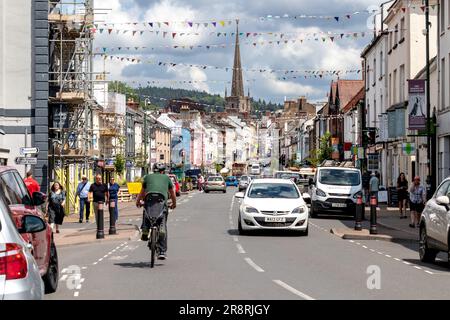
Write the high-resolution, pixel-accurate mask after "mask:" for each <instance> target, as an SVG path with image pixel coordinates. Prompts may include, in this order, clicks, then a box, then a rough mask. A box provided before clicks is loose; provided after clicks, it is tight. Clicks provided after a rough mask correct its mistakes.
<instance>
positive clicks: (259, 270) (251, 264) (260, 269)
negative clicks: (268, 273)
mask: <svg viewBox="0 0 450 320" xmlns="http://www.w3.org/2000/svg"><path fill="white" fill-rule="evenodd" d="M244 260H245V261H246V262H247V263H248V264H249V265H250V266H251V267H252V268H253V269H255V270H256V271H258V272H264V269H263V268H261V267H260V266H258V265H257V264H256V263H254V262H253V261H252V259H250V258H245V259H244Z"/></svg>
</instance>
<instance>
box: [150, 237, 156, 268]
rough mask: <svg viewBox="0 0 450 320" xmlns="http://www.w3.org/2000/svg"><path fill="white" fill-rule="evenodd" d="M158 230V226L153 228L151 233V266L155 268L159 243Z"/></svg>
mask: <svg viewBox="0 0 450 320" xmlns="http://www.w3.org/2000/svg"><path fill="white" fill-rule="evenodd" d="M157 241H158V239H157V232H156V228H152V229H151V235H150V251H151V255H152V258H151V261H150V267H151V268H153V266H154V265H155V256H156V243H157Z"/></svg>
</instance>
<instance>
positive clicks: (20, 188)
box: [0, 172, 32, 205]
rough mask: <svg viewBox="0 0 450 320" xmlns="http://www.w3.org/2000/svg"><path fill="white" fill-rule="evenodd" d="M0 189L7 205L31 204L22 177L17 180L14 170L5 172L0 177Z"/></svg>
mask: <svg viewBox="0 0 450 320" xmlns="http://www.w3.org/2000/svg"><path fill="white" fill-rule="evenodd" d="M0 189H1V191H2V193H3V195H4V197H5V200H6V204H7V205H21V204H28V205H31V204H32V201H31V198H30V196H29V193H28V191H27V190H26V187H25V186H24V185H23V181H22V179H20V177H19V180H17V177H16V174H15V173H14V172H7V173H5V174H3V175H2V176H1V177H0Z"/></svg>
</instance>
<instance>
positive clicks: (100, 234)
mask: <svg viewBox="0 0 450 320" xmlns="http://www.w3.org/2000/svg"><path fill="white" fill-rule="evenodd" d="M97 205H98V210H97V217H95V218H96V220H97V239H103V238H105V231H104V224H105V222H104V215H103V205H104V203H103V202H99V203H98V204H97Z"/></svg>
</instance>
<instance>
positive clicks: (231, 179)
mask: <svg viewBox="0 0 450 320" xmlns="http://www.w3.org/2000/svg"><path fill="white" fill-rule="evenodd" d="M225 182H226V184H227V187H229V186H232V187H237V186H238V184H239V182H238V179H237V178H236V177H235V176H229V177H227V178H226V180H225Z"/></svg>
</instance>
